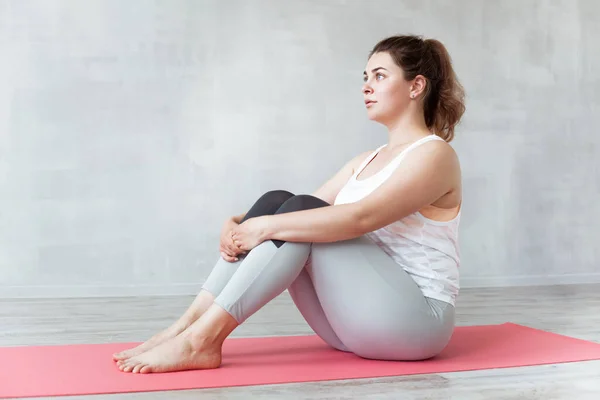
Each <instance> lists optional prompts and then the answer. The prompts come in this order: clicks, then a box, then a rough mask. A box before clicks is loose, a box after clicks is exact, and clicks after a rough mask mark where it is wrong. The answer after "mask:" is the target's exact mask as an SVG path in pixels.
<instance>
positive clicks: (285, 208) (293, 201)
mask: <svg viewBox="0 0 600 400" xmlns="http://www.w3.org/2000/svg"><path fill="white" fill-rule="evenodd" d="M330 205H331V204H329V203H328V202H326V201H324V200H322V199H319V198H318V197H315V196H311V195H308V194H300V195H298V196H294V197H291V198H290V199H289V200H287V201H286V202H285V203H283V204H282V205H281V207H279V209H278V210H277V211H276V212H275V214H283V213H288V212H294V211H302V210H310V209H313V208H320V207H327V206H330ZM272 242H273V243H275V246H277V247H278V248H279V247H281V246H282V245H283V244H284V243H285V241H283V240H276V239H273V240H272Z"/></svg>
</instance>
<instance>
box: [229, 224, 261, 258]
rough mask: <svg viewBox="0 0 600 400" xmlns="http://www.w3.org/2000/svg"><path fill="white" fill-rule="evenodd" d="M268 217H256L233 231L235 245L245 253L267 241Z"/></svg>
mask: <svg viewBox="0 0 600 400" xmlns="http://www.w3.org/2000/svg"><path fill="white" fill-rule="evenodd" d="M266 228H267V216H262V217H254V218H250V219H248V220H246V221H244V222H243V223H242V224H240V225H238V226H236V227H235V228H234V229H233V236H232V237H233V243H234V244H235V245H236V247H237V248H238V249H240V250H243V251H250V250H252V249H253V248H255V247H256V246H258V245H259V244H261V243H262V242H264V241H265V240H267V237H266V232H267V229H266Z"/></svg>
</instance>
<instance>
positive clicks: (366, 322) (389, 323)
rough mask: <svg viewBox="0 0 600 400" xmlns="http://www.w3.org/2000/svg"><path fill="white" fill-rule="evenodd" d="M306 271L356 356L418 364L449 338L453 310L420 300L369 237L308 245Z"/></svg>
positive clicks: (408, 280) (397, 266) (402, 273)
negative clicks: (309, 256) (309, 262)
mask: <svg viewBox="0 0 600 400" xmlns="http://www.w3.org/2000/svg"><path fill="white" fill-rule="evenodd" d="M307 272H308V273H309V275H310V276H311V278H312V282H313V284H314V288H315V292H316V293H317V295H318V298H319V302H320V304H321V305H322V307H323V310H324V313H325V315H326V317H327V320H328V321H329V323H330V324H331V327H332V329H333V330H334V331H335V332H336V334H337V335H338V337H339V338H340V340H341V341H342V342H343V343H344V344H345V345H346V347H347V348H348V349H349V350H350V351H352V352H353V353H355V354H357V355H359V356H361V357H364V358H372V359H380V360H423V359H427V358H430V357H433V356H435V355H436V354H438V353H439V352H441V351H442V350H443V349H444V348H445V347H446V345H447V344H448V342H449V340H450V337H451V336H452V333H453V330H454V321H455V320H454V307H453V306H452V305H451V304H449V303H446V302H443V301H440V300H435V299H430V298H427V297H425V296H424V295H423V293H422V291H421V289H420V288H419V287H418V286H417V284H416V283H415V281H414V280H413V279H412V277H411V276H410V275H409V274H408V273H407V272H406V271H404V269H403V268H402V266H401V265H400V264H398V263H397V262H395V261H394V260H393V259H392V258H391V257H390V256H389V255H388V254H386V253H385V252H384V251H383V250H382V249H381V248H380V247H379V246H377V244H376V243H375V242H373V241H372V240H371V239H370V238H369V235H368V234H367V235H363V236H361V237H358V238H355V239H351V240H345V241H340V242H335V243H313V245H312V252H311V264H310V265H309V266H307ZM432 284H433V283H432Z"/></svg>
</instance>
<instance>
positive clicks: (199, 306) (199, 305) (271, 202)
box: [113, 190, 294, 360]
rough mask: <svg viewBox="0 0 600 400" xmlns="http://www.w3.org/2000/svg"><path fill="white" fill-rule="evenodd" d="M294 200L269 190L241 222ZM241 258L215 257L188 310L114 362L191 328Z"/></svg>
mask: <svg viewBox="0 0 600 400" xmlns="http://www.w3.org/2000/svg"><path fill="white" fill-rule="evenodd" d="M292 197H294V194H293V193H290V192H288V191H285V190H272V191H269V192H267V193H265V194H263V195H262V196H261V197H260V198H259V199H258V200H257V201H256V202H255V203H254V205H252V207H250V209H249V210H248V212H247V213H246V215H245V216H244V219H243V220H242V221H241V222H242V223H243V222H244V221H246V220H247V219H249V218H254V217H259V216H262V215H272V214H275V213H276V212H277V210H278V209H279V208H280V207H281V206H282V205H283V203H285V202H286V201H287V200H289V199H290V198H292ZM244 257H245V255H244V254H242V255H240V256H239V261H236V262H233V263H230V262H228V261H226V260H225V259H223V258H222V257H219V259H218V260H217V262H216V264H215V266H214V267H213V269H212V272H211V273H210V275H209V276H208V278H207V279H206V281H205V282H204V284H203V285H202V288H201V290H200V292H199V293H198V295H197V296H196V298H195V299H194V301H193V302H192V304H191V305H190V306H189V307H188V309H187V310H186V311H185V313H184V314H183V315H182V316H181V317H180V318H179V319H178V320H177V321H175V322H174V323H173V324H172V325H171V326H170V327H168V328H167V329H165V330H163V331H162V332H159V333H157V334H156V335H154V336H152V337H151V338H150V339H149V340H147V341H146V342H144V343H142V344H140V345H139V346H137V347H134V348H132V349H129V350H125V351H122V352H119V353H116V354H113V359H114V360H125V359H127V358H130V357H133V356H136V355H138V354H141V353H143V352H145V351H148V350H150V349H151V348H153V347H155V346H157V345H159V344H161V343H164V342H165V341H167V340H169V339H171V338H173V337H175V336H177V335H178V334H180V333H181V332H183V331H184V330H185V329H187V328H188V327H189V326H190V325H192V324H193V323H194V322H195V321H196V320H197V319H198V318H200V316H202V314H204V312H206V310H207V309H208V307H210V306H211V305H212V303H213V301H214V299H215V296H218V295H219V293H221V290H223V288H224V287H225V285H226V284H227V282H229V279H230V278H231V277H232V276H233V274H234V273H235V271H236V270H237V269H238V267H239V265H240V264H241V263H242V261H243V259H244Z"/></svg>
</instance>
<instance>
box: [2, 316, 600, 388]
mask: <svg viewBox="0 0 600 400" xmlns="http://www.w3.org/2000/svg"><path fill="white" fill-rule="evenodd" d="M136 344H138V343H111V344H89V345H68V346H23V347H4V348H0V361H1V362H0V397H3V398H4V397H35V396H65V395H91V394H103V393H125V392H148V391H156V390H178V389H196V388H214V387H223V386H244V385H264V384H272V383H287V382H309V381H324V380H334V379H351V378H373V377H383V376H399V375H413V374H430V373H440V372H453V371H468V370H476V369H489V368H506V367H518V366H527V365H540V364H554V363H564V362H573V361H584V360H596V359H600V344H598V343H593V342H588V341H584V340H579V339H574V338H570V337H566V336H561V335H557V334H553V333H548V332H544V331H540V330H536V329H532V328H528V327H525V326H521V325H516V324H512V323H505V324H501V325H487V326H470V327H457V328H456V330H455V332H454V335H453V337H452V340H451V341H450V344H449V345H448V346H447V347H446V349H445V350H444V351H443V352H442V353H441V354H440V355H439V356H437V357H435V358H433V359H430V360H426V361H413V362H401V361H374V360H366V359H362V358H360V357H357V356H355V355H353V354H350V353H344V352H341V351H337V350H334V349H331V348H330V347H328V346H327V345H326V344H325V343H324V342H323V341H322V340H321V339H319V338H318V337H317V336H314V335H311V336H283V337H267V338H230V339H227V340H226V341H225V345H224V348H223V364H222V366H221V368H218V369H214V370H205V371H182V372H172V373H164V374H131V373H124V372H121V371H119V369H118V368H117V366H116V364H115V363H114V362H113V361H112V358H111V355H112V354H113V353H114V352H116V351H119V350H122V349H125V348H129V347H131V346H133V345H136Z"/></svg>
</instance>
